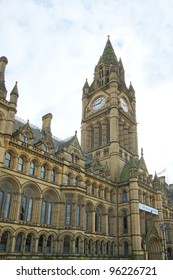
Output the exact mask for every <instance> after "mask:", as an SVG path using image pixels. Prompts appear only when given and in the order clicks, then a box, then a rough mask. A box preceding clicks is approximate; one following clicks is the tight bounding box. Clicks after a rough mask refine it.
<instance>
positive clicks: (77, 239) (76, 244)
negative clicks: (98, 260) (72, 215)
mask: <svg viewBox="0 0 173 280" xmlns="http://www.w3.org/2000/svg"><path fill="white" fill-rule="evenodd" d="M79 248H80V238H79V237H76V240H75V253H76V254H79V253H80V252H79Z"/></svg>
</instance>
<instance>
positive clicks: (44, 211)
mask: <svg viewBox="0 0 173 280" xmlns="http://www.w3.org/2000/svg"><path fill="white" fill-rule="evenodd" d="M51 216H52V202H51V201H50V197H49V196H48V197H45V198H44V200H43V202H42V207H41V219H40V223H41V224H47V225H50V224H51Z"/></svg>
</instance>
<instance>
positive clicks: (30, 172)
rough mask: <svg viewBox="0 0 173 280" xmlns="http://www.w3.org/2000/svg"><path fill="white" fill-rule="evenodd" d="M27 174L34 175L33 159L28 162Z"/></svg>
mask: <svg viewBox="0 0 173 280" xmlns="http://www.w3.org/2000/svg"><path fill="white" fill-rule="evenodd" d="M29 174H30V175H32V176H34V175H35V163H34V162H33V161H31V163H30V170H29Z"/></svg>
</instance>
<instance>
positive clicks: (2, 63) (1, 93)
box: [0, 56, 8, 99]
mask: <svg viewBox="0 0 173 280" xmlns="http://www.w3.org/2000/svg"><path fill="white" fill-rule="evenodd" d="M7 63H8V60H7V58H6V57H5V56H2V57H0V98H3V99H6V96H7V90H6V87H5V68H6V65H7Z"/></svg>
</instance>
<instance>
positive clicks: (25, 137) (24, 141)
mask: <svg viewBox="0 0 173 280" xmlns="http://www.w3.org/2000/svg"><path fill="white" fill-rule="evenodd" d="M22 142H23V143H26V144H27V143H28V135H27V134H26V133H23V134H22Z"/></svg>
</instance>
